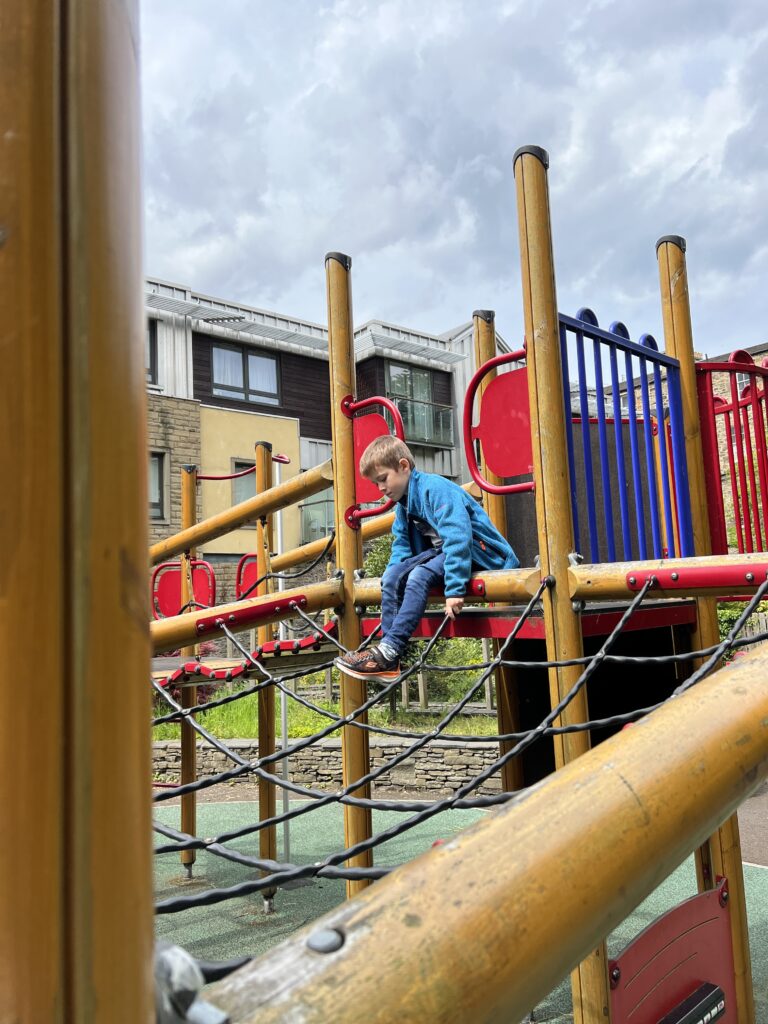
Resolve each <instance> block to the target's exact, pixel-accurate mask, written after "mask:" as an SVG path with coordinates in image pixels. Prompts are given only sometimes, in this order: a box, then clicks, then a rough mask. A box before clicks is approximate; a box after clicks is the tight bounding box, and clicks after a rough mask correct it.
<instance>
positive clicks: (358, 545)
mask: <svg viewBox="0 0 768 1024" xmlns="http://www.w3.org/2000/svg"><path fill="white" fill-rule="evenodd" d="M351 266H352V261H351V259H350V258H349V256H345V255H344V254H343V253H338V252H330V253H328V255H327V256H326V257H325V272H326V283H327V289H328V365H329V368H330V375H331V430H332V438H333V468H334V492H333V493H334V501H335V515H336V566H337V568H338V569H340V570H341V572H342V573H343V579H342V581H341V586H342V592H343V608H342V609H341V611H340V614H339V639H340V641H341V643H342V644H344V646H345V647H348V648H351V649H354V648H356V647H358V646H359V645H360V636H361V634H360V620H359V619H358V617H357V614H356V612H355V604H354V600H353V592H354V576H353V574H354V571H355V569H359V568H360V566H361V565H362V563H363V544H362V539H361V536H360V530H353V529H352V528H351V527H350V526H349V525H348V524H347V522H346V520H345V518H344V512H345V511H346V510H347V509H348V508H350V506H352V505H354V504H355V450H354V441H353V435H352V420H351V419H348V418H347V417H346V416H345V415H344V413H343V412H342V408H341V403H342V400H343V399H344V398H346V397H347V395H352V396H354V395H355V348H354V328H353V322H352V291H351V279H350V268H351ZM366 696H367V694H366V686H365V683H364V682H362V681H361V680H359V679H352V678H351V677H350V676H347V675H345V674H344V673H343V672H342V673H341V713H342V715H348V714H349V713H350V712H351V711H353V710H354V709H355V708H357V707H359V706H360V705H361V704H363V703H364V701H365V699H366ZM367 720H368V716H367V715H365V716H363V717H362V718H361V719H360V721H361V722H367ZM341 758H342V776H343V782H344V786H348V785H349V784H350V783H351V782H354V780H355V779H359V778H361V777H362V776H363V775H366V774H367V773H368V771H369V768H370V755H369V750H368V733H367V732H365V731H364V730H363V729H353V728H351V727H350V726H345V728H344V729H343V730H342V735H341ZM355 796H359V797H370V786H364V787H362V788H361V789H358V790H356V791H355ZM371 830H372V823H371V811H370V808H366V807H351V806H349V805H347V804H345V805H344V842H345V844H346V846H347V847H349V846H352V845H354V844H355V843H358V842H360V841H361V840H364V839H368V838H370V836H371V834H372V831H371ZM347 863H348V864H349V865H350V866H351V867H370V866H371V865H372V864H373V857H372V854H371V851H370V850H369V851H367V852H366V853H363V854H359V855H358V856H357V857H354V858H352V859H351V860H349V861H347ZM368 884H369V883H368V881H367V880H362V881H357V882H347V896H353V895H354V894H355V893H356V892H359V891H360V890H361V889H364V888H365V887H366V886H367V885H368Z"/></svg>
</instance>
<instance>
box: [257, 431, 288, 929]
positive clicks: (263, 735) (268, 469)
mask: <svg viewBox="0 0 768 1024" xmlns="http://www.w3.org/2000/svg"><path fill="white" fill-rule="evenodd" d="M255 454H256V493H257V494H264V493H265V492H266V491H268V490H269V488H270V487H271V486H272V445H271V444H270V443H269V442H268V441H257V442H256V453H255ZM270 539H271V522H270V517H269V516H267V515H264V516H262V517H261V518H260V519H259V521H258V522H257V524H256V573H257V579H261V577H262V576H266V574H267V573H268V572H269V569H270V565H269V558H270V551H271V547H270ZM271 589H272V588H271V586H270V583H269V580H264V581H263V582H261V583H260V584H259V585H258V587H257V588H256V596H257V597H265V596H266V595H267V594H269V593H270V591H271ZM271 639H272V627H271V626H259V628H258V630H257V637H256V640H257V643H258V644H259V646H260V647H261V646H263V645H264V644H266V643H268V642H269V641H270V640H271ZM258 707H259V723H258V728H259V758H263V757H268V756H269V755H270V754H274V752H275V688H274V686H267V687H266V688H265V689H263V690H259V696H258ZM284 742H285V739H284ZM266 770H267V771H268V772H271V773H272V774H275V773H276V771H277V764H276V763H275V762H273V763H272V764H270V765H268V766H267V768H266ZM276 797H277V793H276V788H275V784H274V783H273V782H268V781H267V780H266V779H259V821H266V819H267V818H274V816H275V813H276V811H277V799H276ZM259 856H260V857H262V858H263V859H265V860H277V829H276V828H275V826H274V825H270V826H268V827H267V828H263V829H261V831H260V832H259ZM264 874H267V872H262V876H263V875H264ZM275 891H276V890H275V889H265V890H263V892H262V898H263V900H264V910H265V912H266V913H268V914H269V913H271V912H272V909H273V901H274V897H275Z"/></svg>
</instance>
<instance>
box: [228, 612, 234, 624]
mask: <svg viewBox="0 0 768 1024" xmlns="http://www.w3.org/2000/svg"><path fill="white" fill-rule="evenodd" d="M229 621H230V622H234V621H235V616H234V614H233V615H230V616H229Z"/></svg>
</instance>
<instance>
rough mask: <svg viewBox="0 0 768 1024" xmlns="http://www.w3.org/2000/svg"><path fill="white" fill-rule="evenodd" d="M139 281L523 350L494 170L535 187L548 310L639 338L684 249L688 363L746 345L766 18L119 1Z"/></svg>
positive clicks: (697, 5) (499, 178) (656, 0)
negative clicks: (142, 246) (698, 355)
mask: <svg viewBox="0 0 768 1024" xmlns="http://www.w3.org/2000/svg"><path fill="white" fill-rule="evenodd" d="M141 14H142V64H143V68H142V87H143V105H144V114H143V117H144V160H145V171H144V175H145V177H144V187H145V208H146V252H147V255H146V269H147V273H148V274H149V275H157V276H160V277H164V278H168V279H170V280H174V281H180V282H183V283H185V284H188V285H190V286H191V287H192V288H194V289H197V290H200V291H205V292H208V293H212V294H215V295H219V296H222V297H224V298H231V299H236V300H240V301H243V302H246V303H250V304H253V305H257V306H261V307H265V308H268V309H275V310H279V311H282V312H285V313H289V314H293V315H295V316H302V317H308V318H310V319H312V320H316V321H320V322H324V321H325V318H326V314H325V279H324V270H323V256H324V254H325V253H326V251H328V250H330V249H336V250H341V251H344V252H347V253H349V254H350V255H351V256H352V258H353V269H352V272H353V295H354V306H355V319H356V321H357V322H362V321H364V320H367V319H370V318H374V317H375V318H379V319H384V320H388V321H391V322H394V323H401V324H406V325H408V326H412V327H416V328H421V329H424V330H428V331H431V332H435V333H440V332H442V331H444V330H447V329H448V328H450V327H452V326H454V325H456V324H459V323H462V322H464V321H466V320H468V319H469V317H470V315H471V312H472V310H473V309H475V308H478V307H487V308H492V309H495V310H496V311H497V325H498V327H499V330H500V331H501V333H502V334H503V335H504V336H505V337H506V338H507V340H508V341H513V342H514V341H518V340H519V339H520V337H521V335H522V315H521V307H520V273H519V252H518V243H517V220H516V211H515V195H514V183H513V177H512V155H513V153H514V151H515V150H516V149H517V148H518V147H519V146H521V145H525V144H529V143H533V144H537V145H540V146H543V147H545V148H546V149H547V150H548V151H549V154H550V160H551V166H550V173H549V180H550V190H551V200H552V216H553V228H554V240H555V261H556V266H557V275H558V301H559V306H560V309H561V310H562V311H563V312H568V313H574V312H575V311H576V309H577V308H578V307H579V306H581V305H590V306H592V308H593V309H594V310H595V312H596V313H597V316H598V318H599V320H600V323H601V324H606V325H607V324H608V323H609V322H610V321H611V320H613V319H616V318H620V319H623V320H624V321H625V322H626V323H627V325H628V327H629V329H630V331H631V333H632V336H633V337H638V336H639V335H640V333H642V331H651V332H652V333H654V334H656V335H657V337H660V335H661V320H660V312H659V301H658V274H657V266H656V259H655V255H654V243H655V241H656V239H657V238H658V237H659V236H660V235H662V234H681V235H684V236H685V237H686V239H687V241H688V270H689V277H690V284H691V293H692V303H693V318H694V332H695V338H696V346H697V348H698V349H700V350H701V351H704V352H707V353H708V354H710V355H713V354H715V353H717V352H722V351H726V350H730V349H733V348H735V347H737V346H747V345H753V344H757V343H758V342H762V341H768V327H767V326H766V317H768V100H767V99H766V96H768V88H767V87H768V71H767V70H766V69H768V8H766V5H765V3H764V0H738V2H737V3H735V4H734V3H730V2H714V0H645V2H643V3H639V2H638V0H583V2H578V3H573V2H572V0H551V2H548V0H539V2H537V0H378V2H376V0H141Z"/></svg>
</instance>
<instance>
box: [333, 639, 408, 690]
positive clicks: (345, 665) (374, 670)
mask: <svg viewBox="0 0 768 1024" xmlns="http://www.w3.org/2000/svg"><path fill="white" fill-rule="evenodd" d="M334 665H335V666H336V668H338V669H341V671H342V672H343V673H344V674H345V675H348V676H352V677H353V678H354V679H371V680H372V681H373V682H377V683H391V682H392V681H393V680H395V679H398V678H399V676H400V661H399V659H397V658H395V659H394V660H393V661H389V660H388V659H387V658H385V657H384V655H383V654H382V653H381V651H380V650H379V648H378V647H372V648H370V650H367V651H350V652H349V654H344V655H342V656H341V657H340V658H336V660H335V661H334Z"/></svg>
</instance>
